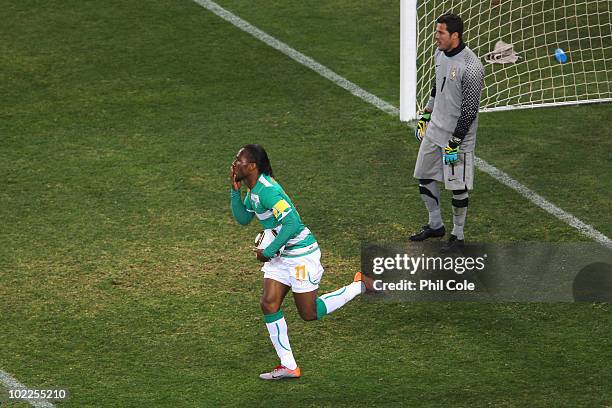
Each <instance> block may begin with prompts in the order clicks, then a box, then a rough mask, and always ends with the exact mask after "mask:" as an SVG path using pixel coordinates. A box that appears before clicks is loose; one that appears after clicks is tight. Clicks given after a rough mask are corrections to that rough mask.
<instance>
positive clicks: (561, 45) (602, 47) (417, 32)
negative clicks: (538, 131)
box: [400, 0, 612, 120]
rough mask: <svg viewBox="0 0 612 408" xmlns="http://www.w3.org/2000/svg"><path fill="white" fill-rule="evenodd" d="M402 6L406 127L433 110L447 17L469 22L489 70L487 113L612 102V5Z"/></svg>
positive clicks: (548, 0)
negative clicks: (441, 21) (436, 58)
mask: <svg viewBox="0 0 612 408" xmlns="http://www.w3.org/2000/svg"><path fill="white" fill-rule="evenodd" d="M401 1H402V3H401V8H402V10H401V37H402V38H401V57H400V58H401V79H400V119H401V120H411V119H414V118H415V117H416V112H417V111H419V110H421V109H422V108H423V107H424V106H425V104H426V103H427V99H428V98H429V93H430V91H431V86H432V83H433V82H432V81H433V79H434V66H433V65H434V64H433V55H434V51H435V42H434V30H435V20H436V19H437V18H438V17H439V16H440V15H442V14H444V13H445V12H451V13H454V14H457V15H459V16H460V17H461V18H462V19H463V21H464V33H463V39H464V42H465V43H466V44H467V46H468V47H470V48H471V49H472V50H473V51H474V52H475V53H476V55H478V56H479V57H480V58H481V60H482V63H483V65H484V66H485V70H486V76H485V89H484V90H483V95H482V102H481V112H486V111H496V110H509V109H522V108H534V107H541V106H559V105H570V104H579V103H593V102H607V101H612V0H590V1H586V0H534V1H527V0H484V1H480V0H468V1H459V0H446V1H445V0H426V1H417V0H401ZM499 41H502V42H503V43H500V44H498V42H499ZM504 43H505V44H506V46H504V45H503V44H504ZM496 45H497V50H498V51H499V50H500V49H504V50H505V51H504V52H502V53H500V52H497V53H496V52H494V51H495V50H496ZM500 46H501V48H500ZM510 46H511V47H512V48H511V49H509V47H510ZM558 49H561V50H563V54H565V59H566V61H565V62H564V63H562V62H559V60H558V59H557V58H556V57H555V51H556V50H558ZM557 52H558V51H557ZM501 55H506V56H510V58H505V59H504V58H501V59H500V58H499V57H500V56H501ZM516 57H518V59H517V58H516ZM563 57H564V56H563V55H559V59H560V60H562V61H563V59H564V58H563ZM486 60H489V61H495V62H486ZM512 60H515V62H511V61H512ZM411 88H413V89H411ZM415 92H416V96H414V95H415Z"/></svg>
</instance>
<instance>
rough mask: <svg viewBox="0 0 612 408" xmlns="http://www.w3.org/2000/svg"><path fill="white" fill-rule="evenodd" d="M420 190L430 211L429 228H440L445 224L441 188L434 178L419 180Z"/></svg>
mask: <svg viewBox="0 0 612 408" xmlns="http://www.w3.org/2000/svg"><path fill="white" fill-rule="evenodd" d="M419 192H420V193H421V198H422V199H423V202H424V203H425V207H426V208H427V211H428V212H429V222H428V223H427V224H428V225H429V228H431V229H438V228H440V227H442V226H443V225H444V223H443V222H442V213H441V211H440V189H439V188H438V183H436V182H435V181H434V180H429V179H427V180H419Z"/></svg>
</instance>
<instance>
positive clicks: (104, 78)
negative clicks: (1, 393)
mask: <svg viewBox="0 0 612 408" xmlns="http://www.w3.org/2000/svg"><path fill="white" fill-rule="evenodd" d="M1 4H2V9H3V17H4V18H3V24H2V26H1V27H0V34H1V36H2V39H3V40H2V41H0V51H1V52H0V66H1V67H2V69H1V70H0V82H1V83H2V92H1V93H0V98H1V101H2V103H1V105H0V117H1V120H0V133H1V135H2V137H1V138H0V146H1V148H0V183H1V184H0V220H1V225H2V229H1V232H2V233H1V234H0V327H2V330H1V331H0V345H1V346H2V352H1V353H0V369H1V370H4V371H6V372H8V373H11V374H12V375H13V376H14V377H15V378H17V379H19V381H21V382H23V383H25V384H27V385H28V386H30V387H31V388H50V387H51V388H67V389H69V390H70V393H71V398H70V399H69V400H68V401H65V402H58V403H57V404H56V405H57V406H58V407H143V406H158V407H173V406H177V407H179V406H180V407H201V406H206V407H208V406H213V407H214V406H284V405H295V406H330V407H331V406H334V407H336V406H347V407H348V406H351V407H354V406H374V405H380V406H385V405H386V406H393V405H395V406H418V407H446V406H453V407H468V406H469V407H474V406H477V407H480V406H495V407H526V406H529V407H551V406H554V407H609V406H612V388H611V387H610V384H612V369H611V368H610V361H611V360H612V314H611V311H610V307H609V305H607V304H586V303H582V304H538V303H533V304H473V303H410V304H405V303H393V304H372V303H368V302H364V301H362V300H356V301H354V302H353V303H352V304H350V305H347V306H346V308H344V309H342V310H340V311H338V312H337V313H335V314H334V315H331V316H329V317H326V318H325V319H324V320H322V321H320V322H310V323H306V322H303V321H301V320H300V319H299V317H298V315H297V313H296V310H295V307H294V306H293V304H292V302H291V301H289V302H287V303H286V304H285V307H284V310H285V314H286V316H287V321H288V325H289V332H290V336H291V342H292V347H293V349H294V351H295V354H296V358H297V359H298V362H299V363H300V365H301V367H302V369H303V372H304V377H303V378H302V379H300V380H299V381H295V382H289V383H280V384H278V383H274V384H269V383H264V382H262V381H260V380H259V379H258V378H257V374H258V373H259V372H261V371H263V370H266V369H269V368H271V367H273V366H274V365H275V364H276V357H275V355H274V351H273V349H272V346H271V345H270V344H269V339H268V338H267V332H266V329H265V326H264V324H263V321H262V317H261V312H260V310H259V295H260V292H261V273H260V272H259V264H258V263H257V262H256V261H255V259H253V257H252V253H251V252H250V248H251V242H252V240H253V238H254V236H255V234H256V233H257V231H258V230H259V227H258V226H257V225H256V224H255V223H253V224H252V225H250V226H249V227H246V228H242V227H240V226H238V225H237V224H236V223H235V222H234V221H233V219H232V216H231V213H230V211H229V183H228V170H229V166H230V164H231V161H232V159H233V156H234V154H235V153H236V151H237V149H238V148H239V147H240V146H241V145H243V144H246V143H251V142H258V143H261V144H263V145H264V146H265V147H266V148H267V150H268V153H269V154H270V157H271V161H272V165H273V167H274V170H275V173H276V175H277V178H278V180H279V181H280V182H281V183H282V185H283V186H284V187H285V189H286V191H287V192H288V194H289V195H290V196H291V197H292V199H293V201H294V203H296V205H297V207H298V209H299V211H300V214H301V216H302V219H303V220H304V221H305V223H306V224H307V225H308V226H309V228H310V229H311V230H313V231H314V232H315V234H316V235H317V238H318V240H319V242H320V244H321V246H322V248H323V251H324V265H325V267H326V274H325V277H324V279H323V283H322V285H321V290H322V292H326V291H329V290H332V289H335V288H337V287H339V286H341V285H344V284H345V283H347V282H348V281H349V280H350V279H351V277H352V275H353V273H354V271H355V270H357V268H359V256H360V253H359V248H360V243H361V242H364V241H387V242H391V241H403V240H405V239H406V238H407V236H408V235H409V234H410V233H411V232H413V231H414V230H415V229H417V228H418V227H419V226H421V225H422V224H423V221H424V220H425V219H426V213H425V211H424V209H423V205H422V202H421V200H420V198H419V195H418V189H417V188H416V186H415V183H414V180H413V179H412V178H411V174H412V168H413V166H414V160H415V157H416V149H417V146H416V142H414V138H413V136H412V134H411V131H409V130H407V128H406V126H405V125H403V124H401V123H399V122H398V120H397V118H394V117H391V116H389V115H387V114H385V113H383V112H381V111H379V110H377V109H376V108H374V107H373V106H371V105H368V104H366V103H365V102H363V101H362V100H360V99H358V98H355V97H354V96H352V95H350V94H349V93H348V92H346V91H344V90H342V89H340V88H338V87H337V86H335V85H333V84H332V83H331V82H329V81H327V80H326V79H324V78H322V77H320V76H319V75H317V74H316V73H314V72H312V71H310V70H308V69H307V68H305V67H303V66H301V65H298V64H297V63H296V62H294V61H292V60H290V59H289V58H287V57H285V56H284V55H282V54H280V53H278V52H277V51H275V50H273V49H271V48H269V47H268V46H266V45H265V44H263V43H261V42H259V41H257V40H256V39H254V38H252V37H251V36H249V35H247V34H245V33H243V32H241V31H239V30H238V29H236V28H235V27H233V26H231V25H230V24H228V23H227V22H225V21H223V20H221V19H220V18H218V17H216V16H215V15H213V14H212V13H210V12H208V11H207V10H205V9H203V8H202V7H200V6H198V5H197V4H195V3H194V2H191V1H187V0H174V1H169V0H157V1H151V0H144V1H141V2H125V1H118V0H110V1H107V2H94V1H90V0H80V1H76V0H62V1H59V0H55V1H53V0H47V1H45V2H44V3H41V2H37V1H32V0H22V1H19V2H8V1H3V2H2V3H1ZM219 4H221V5H222V6H224V7H226V8H228V9H229V10H231V11H232V12H234V13H236V14H238V15H239V16H241V17H242V18H244V19H246V20H247V21H249V22H251V23H252V24H254V25H256V26H258V27H259V28H261V29H262V30H264V31H266V32H268V33H269V34H271V35H273V36H275V37H277V38H279V39H281V40H282V41H284V42H286V43H287V44H290V45H291V46H293V47H295V48H296V49H298V50H300V51H301V52H303V53H304V54H306V55H308V56H310V57H312V58H314V59H315V60H317V61H319V62H320V63H322V64H324V65H326V66H328V67H330V68H331V69H333V70H334V71H335V72H337V73H338V74H340V75H342V76H344V77H346V78H347V79H349V80H351V81H353V82H355V83H357V84H359V85H360V86H362V87H363V88H364V89H367V90H368V91H370V92H372V93H374V94H376V95H377V96H379V97H381V98H382V99H384V100H386V101H388V102H390V103H392V104H394V105H395V106H397V105H398V99H399V96H398V89H399V56H398V49H399V43H398V42H399V39H398V32H399V27H398V21H399V19H398V15H399V6H398V4H397V2H395V1H359V2H357V1H349V0H342V1H340V0H338V1H333V2H327V3H325V4H320V3H319V2H314V1H304V2H281V1H267V2H261V3H260V2H258V3H257V7H253V4H252V2H246V1H241V0H224V1H220V2H219ZM611 124H612V109H610V105H592V106H581V107H566V108H554V109H553V108H547V109H540V110H532V111H516V112H507V113H492V114H484V115H482V116H481V118H480V131H479V146H478V151H477V154H478V155H479V156H481V157H482V158H484V159H485V160H487V161H488V162H489V163H491V164H493V165H495V166H497V167H498V168H500V169H501V170H503V171H506V172H507V173H509V174H510V175H511V176H512V177H514V178H516V179H517V180H519V181H521V182H523V183H524V184H526V185H527V186H528V187H530V188H532V189H534V190H535V191H537V192H538V193H540V194H541V195H543V196H544V197H545V198H547V199H549V200H550V201H552V202H553V203H555V204H556V205H558V206H560V207H561V208H563V209H565V210H566V211H569V212H570V213H572V214H573V215H575V216H576V217H578V218H580V219H581V220H582V221H584V222H586V223H587V224H590V225H592V226H594V227H595V228H596V229H598V230H599V231H601V232H602V233H603V234H605V235H607V236H608V237H609V236H612V217H611V214H612V193H611V191H612V178H611V177H609V176H610V168H611V162H612V155H611V153H610V152H612V130H611V129H612V126H610V125H611ZM471 197H472V199H471V206H470V213H469V217H468V225H467V229H466V234H467V237H468V239H469V240H472V241H479V242H507V241H540V242H570V241H583V240H587V238H585V237H584V236H582V235H580V234H579V233H578V231H576V230H575V229H573V228H572V227H570V226H568V225H567V224H565V223H563V222H561V221H559V220H557V219H556V218H554V217H553V216H551V215H549V214H548V213H546V212H544V211H543V210H541V209H540V208H538V207H535V206H534V205H532V204H531V203H529V202H528V201H527V200H526V199H525V198H524V197H522V196H520V195H518V194H517V193H515V192H514V191H513V190H510V189H509V188H506V187H504V186H502V185H501V184H499V183H498V182H497V181H495V180H494V179H492V178H491V177H489V176H487V175H486V174H484V173H481V172H478V173H477V175H476V189H475V191H474V193H473V194H471ZM443 202H444V205H445V207H444V210H445V213H444V215H445V218H446V220H447V221H448V219H449V214H450V204H449V202H450V196H448V195H444V196H443ZM288 300H290V299H288ZM0 405H1V406H15V407H21V406H27V405H25V404H24V403H13V404H7V403H6V402H0Z"/></svg>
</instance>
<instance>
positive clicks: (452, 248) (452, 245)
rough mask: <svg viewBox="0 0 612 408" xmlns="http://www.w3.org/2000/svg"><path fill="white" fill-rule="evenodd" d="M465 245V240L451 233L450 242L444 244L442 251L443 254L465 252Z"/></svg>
mask: <svg viewBox="0 0 612 408" xmlns="http://www.w3.org/2000/svg"><path fill="white" fill-rule="evenodd" d="M464 245H465V241H464V240H462V239H459V238H457V237H456V236H455V235H453V234H451V236H450V238H449V239H448V242H447V243H446V244H444V246H443V247H442V248H441V249H440V252H442V253H443V254H449V253H463V247H464Z"/></svg>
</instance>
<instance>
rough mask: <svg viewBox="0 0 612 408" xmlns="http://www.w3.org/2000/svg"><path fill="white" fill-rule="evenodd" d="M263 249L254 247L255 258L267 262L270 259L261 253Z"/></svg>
mask: <svg viewBox="0 0 612 408" xmlns="http://www.w3.org/2000/svg"><path fill="white" fill-rule="evenodd" d="M263 251H264V250H263V249H255V256H256V257H257V260H258V261H260V262H268V261H269V260H270V258H266V257H265V256H264V254H263Z"/></svg>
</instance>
